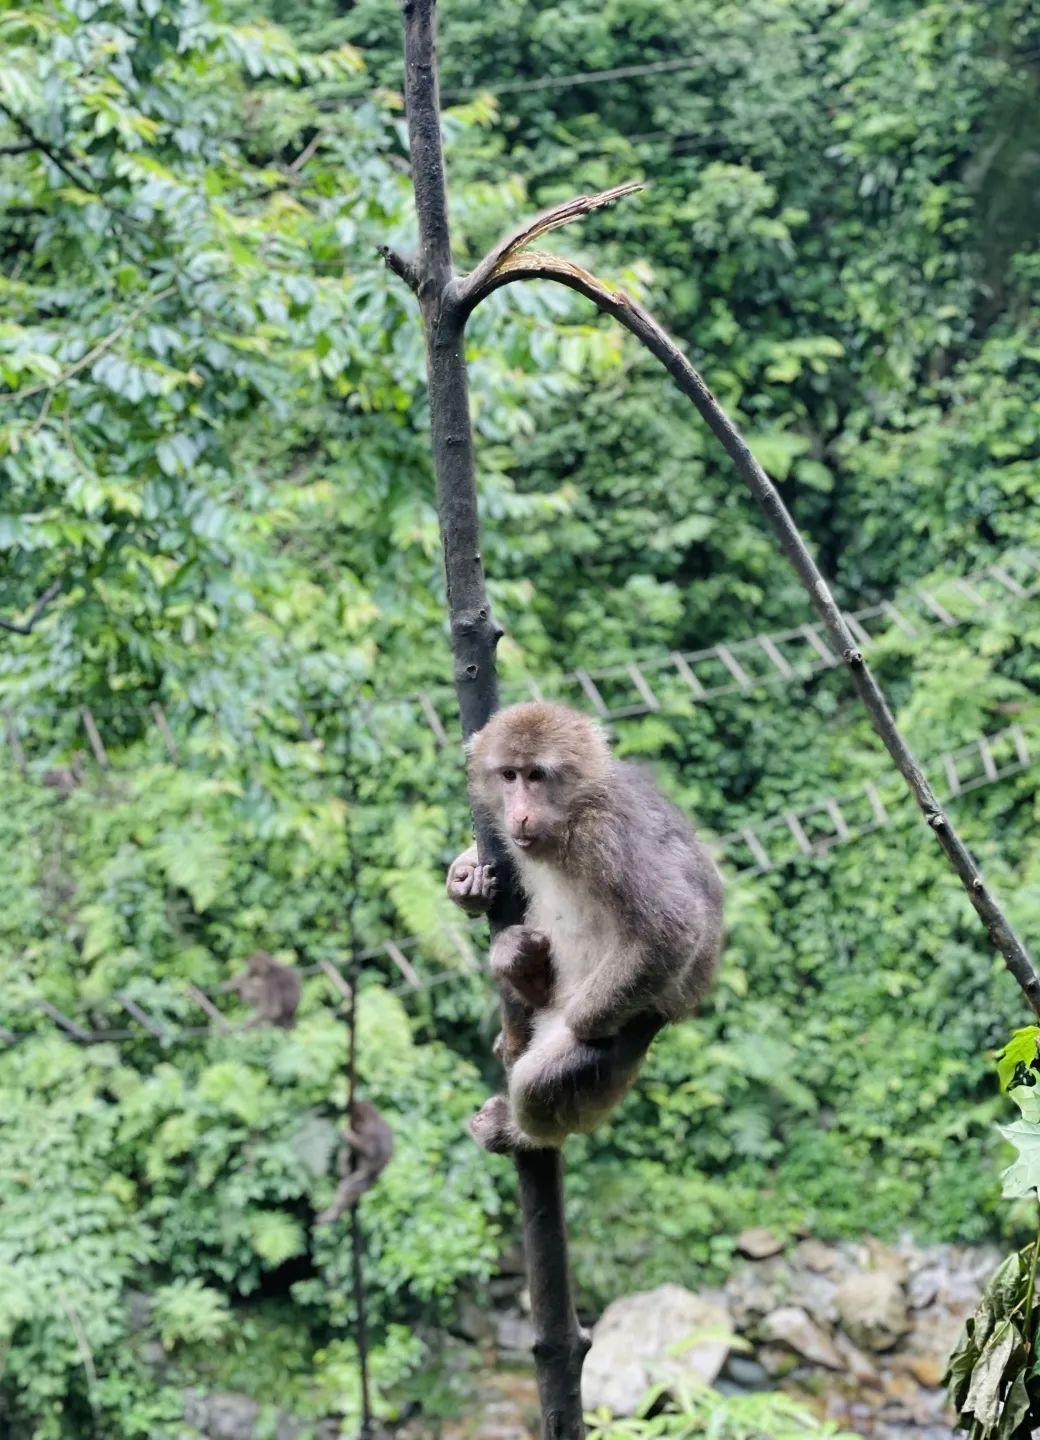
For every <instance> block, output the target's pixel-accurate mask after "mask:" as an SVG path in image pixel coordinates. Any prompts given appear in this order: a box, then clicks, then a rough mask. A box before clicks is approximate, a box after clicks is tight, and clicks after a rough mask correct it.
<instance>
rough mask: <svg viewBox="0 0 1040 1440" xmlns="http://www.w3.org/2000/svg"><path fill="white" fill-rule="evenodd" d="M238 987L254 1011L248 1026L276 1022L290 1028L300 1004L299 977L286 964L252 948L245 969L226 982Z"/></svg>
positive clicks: (273, 1023)
mask: <svg viewBox="0 0 1040 1440" xmlns="http://www.w3.org/2000/svg"><path fill="white" fill-rule="evenodd" d="M225 988H227V989H229V990H237V991H238V993H239V995H240V996H241V997H242V999H243V1000H244V1001H245V1003H246V1004H247V1005H249V1006H250V1007H251V1008H252V1010H253V1012H254V1014H253V1018H252V1020H251V1021H250V1022H249V1023H250V1025H278V1026H280V1028H281V1029H283V1030H291V1029H292V1026H293V1022H294V1020H295V1019H296V1008H297V1006H298V1005H299V1003H300V977H299V975H298V974H297V973H296V971H295V970H293V969H292V968H291V967H290V966H288V965H281V964H279V962H278V961H277V960H276V959H275V958H274V956H273V955H269V954H268V953H267V951H266V950H254V951H253V953H252V955H250V956H249V958H248V959H247V960H246V968H245V969H244V970H243V971H242V972H241V973H240V974H238V975H235V976H234V977H233V978H232V979H231V980H229V981H228V982H227V986H226V987H225Z"/></svg>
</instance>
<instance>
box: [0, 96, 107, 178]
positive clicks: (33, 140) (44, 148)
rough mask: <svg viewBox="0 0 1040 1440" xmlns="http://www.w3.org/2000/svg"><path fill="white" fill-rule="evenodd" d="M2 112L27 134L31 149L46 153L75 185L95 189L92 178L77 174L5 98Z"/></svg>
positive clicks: (1, 108) (53, 163)
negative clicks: (6, 102)
mask: <svg viewBox="0 0 1040 1440" xmlns="http://www.w3.org/2000/svg"><path fill="white" fill-rule="evenodd" d="M0 114H4V115H6V116H7V118H8V120H10V122H11V124H12V125H13V126H14V127H15V129H16V130H18V131H19V132H20V133H21V134H22V135H24V136H25V138H26V140H27V141H28V142H29V146H30V148H31V149H33V150H39V151H40V152H41V154H43V155H46V157H47V159H48V160H49V161H50V162H51V164H52V165H56V166H57V167H58V169H59V170H60V171H61V172H62V174H63V175H65V176H67V177H68V179H69V180H71V181H72V183H73V184H74V185H78V186H79V188H80V189H81V190H90V191H93V190H94V184H93V181H92V179H90V178H89V177H87V178H85V177H84V176H83V175H79V174H77V173H76V171H75V170H74V169H73V168H72V166H71V164H70V163H69V162H68V160H66V159H65V157H64V156H63V155H62V154H61V152H60V151H59V150H56V149H55V148H54V146H53V145H49V144H48V143H47V141H46V140H43V139H41V137H40V136H39V135H37V133H36V131H35V130H34V129H33V128H32V126H31V125H30V124H29V122H28V121H27V120H23V119H22V117H21V116H20V115H19V114H18V113H17V112H16V111H14V110H12V109H11V107H10V106H9V105H6V104H5V103H4V102H3V100H0Z"/></svg>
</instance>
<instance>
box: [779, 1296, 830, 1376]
mask: <svg viewBox="0 0 1040 1440" xmlns="http://www.w3.org/2000/svg"><path fill="white" fill-rule="evenodd" d="M762 1334H763V1335H764V1337H765V1338H766V1339H767V1340H772V1341H773V1342H774V1343H778V1344H781V1345H786V1346H787V1347H788V1349H790V1350H793V1351H794V1353H795V1354H796V1355H798V1356H800V1357H801V1358H802V1359H803V1360H808V1361H809V1363H810V1364H811V1365H822V1366H823V1368H824V1369H825V1370H836V1371H838V1372H839V1373H840V1372H841V1371H843V1370H844V1369H845V1361H844V1359H843V1357H842V1355H841V1353H840V1352H839V1350H838V1348H837V1346H836V1345H835V1344H834V1342H833V1341H832V1340H831V1338H830V1336H829V1335H827V1334H826V1332H825V1331H823V1330H821V1329H820V1327H819V1325H817V1324H815V1323H814V1322H813V1321H812V1320H811V1319H810V1317H809V1315H808V1314H807V1313H806V1311H804V1310H803V1309H802V1308H801V1307H800V1306H798V1305H783V1306H781V1308H780V1309H779V1310H774V1311H773V1312H772V1313H771V1314H769V1315H767V1316H766V1318H765V1319H764V1320H763V1322H762Z"/></svg>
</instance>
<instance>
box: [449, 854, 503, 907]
mask: <svg viewBox="0 0 1040 1440" xmlns="http://www.w3.org/2000/svg"><path fill="white" fill-rule="evenodd" d="M447 890H448V898H449V899H451V900H454V902H455V904H456V905H459V906H461V907H462V909H463V910H465V912H466V914H467V915H483V914H484V913H485V912H486V911H487V910H488V909H489V907H490V905H491V902H492V901H493V900H494V898H495V896H496V895H497V893H498V881H497V880H496V878H495V870H494V866H492V865H481V864H480V862H479V861H478V859H477V852H476V850H475V849H474V848H470V849H469V850H466V851H464V852H463V853H462V854H461V855H459V856H457V858H456V859H454V860H453V861H452V862H451V865H450V866H449V868H448V884H447Z"/></svg>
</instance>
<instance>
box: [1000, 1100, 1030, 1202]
mask: <svg viewBox="0 0 1040 1440" xmlns="http://www.w3.org/2000/svg"><path fill="white" fill-rule="evenodd" d="M997 1128H998V1129H999V1130H1000V1133H1001V1134H1002V1135H1003V1136H1004V1138H1005V1139H1006V1140H1010V1141H1011V1143H1012V1145H1014V1146H1015V1148H1016V1150H1017V1151H1018V1159H1017V1160H1016V1161H1015V1162H1014V1163H1013V1164H1012V1165H1009V1166H1008V1168H1007V1169H1006V1170H1005V1171H1004V1174H1003V1176H1002V1179H1003V1192H1002V1193H1003V1195H1004V1198H1005V1199H1006V1200H1016V1199H1020V1198H1021V1197H1022V1196H1023V1195H1029V1194H1031V1193H1032V1192H1033V1191H1035V1190H1036V1189H1037V1187H1038V1186H1040V1125H1034V1124H1030V1123H1029V1121H1027V1120H1016V1121H1015V1122H1014V1123H1013V1124H1011V1125H1000V1126H998V1127H997Z"/></svg>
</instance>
